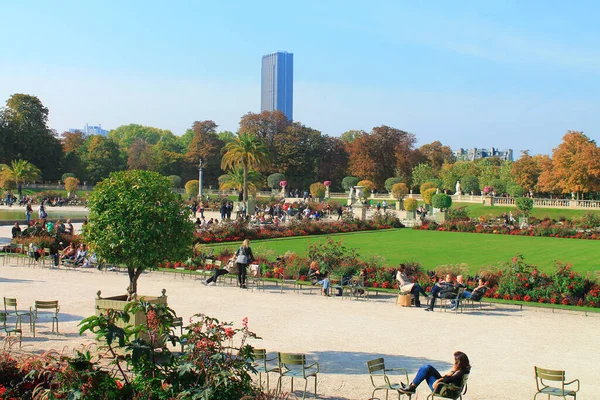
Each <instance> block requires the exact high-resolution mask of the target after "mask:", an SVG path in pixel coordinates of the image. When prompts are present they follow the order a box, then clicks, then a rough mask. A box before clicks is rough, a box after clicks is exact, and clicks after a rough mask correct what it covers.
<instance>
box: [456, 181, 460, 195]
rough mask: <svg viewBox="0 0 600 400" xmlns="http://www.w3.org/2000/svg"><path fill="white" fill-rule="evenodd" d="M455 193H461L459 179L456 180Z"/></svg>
mask: <svg viewBox="0 0 600 400" xmlns="http://www.w3.org/2000/svg"><path fill="white" fill-rule="evenodd" d="M455 194H456V195H457V196H460V195H461V192H460V181H456V193H455Z"/></svg>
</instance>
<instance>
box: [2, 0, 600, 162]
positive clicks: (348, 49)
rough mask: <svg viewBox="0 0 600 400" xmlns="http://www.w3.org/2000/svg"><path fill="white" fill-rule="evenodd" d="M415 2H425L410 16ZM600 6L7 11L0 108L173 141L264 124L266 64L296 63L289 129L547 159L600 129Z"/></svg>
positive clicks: (78, 6) (17, 6) (137, 5)
mask: <svg viewBox="0 0 600 400" xmlns="http://www.w3.org/2000/svg"><path fill="white" fill-rule="evenodd" d="M418 3H421V4H422V5H419V4H418ZM598 15H600V3H598V2H595V1H577V2H565V1H533V0H528V1H510V0H501V1H452V2H448V1H430V2H415V1H375V2H365V1H364V0H363V1H348V0H346V1H326V0H321V1H283V0H280V1H235V2H234V1H171V2H165V1H160V2H159V1H133V0H127V1H94V2H91V1H79V0H78V1H61V0H56V1H51V2H50V1H37V2H36V1H25V0H24V1H6V2H3V4H2V6H1V7H0V18H1V22H0V33H1V34H2V35H1V37H2V38H3V40H2V51H1V52H0V101H5V100H6V99H8V97H9V96H10V95H11V94H12V93H29V94H34V95H37V96H38V97H39V98H40V99H41V100H42V102H43V103H44V104H45V105H46V106H47V107H48V108H49V109H50V125H51V127H52V128H55V129H57V130H59V131H63V130H65V129H67V128H72V127H82V126H83V125H84V124H85V123H86V122H88V123H90V124H97V123H101V124H102V126H103V127H105V128H115V127H117V126H119V125H123V124H128V123H139V124H144V125H151V126H155V127H159V128H163V129H170V130H172V131H173V132H174V133H175V134H178V135H180V134H182V133H183V132H184V131H185V130H186V129H187V128H188V127H190V126H191V124H192V122H193V121H195V120H204V119H213V120H214V121H215V122H216V123H217V124H218V125H219V129H222V130H232V131H235V130H236V129H237V126H238V123H239V119H240V117H241V116H242V115H243V114H245V113H246V112H248V111H253V112H260V65H261V56H262V55H263V54H266V53H269V52H273V51H277V50H286V51H290V52H293V53H294V63H295V64H294V74H295V76H294V117H295V118H296V120H297V121H300V122H302V123H304V124H306V125H308V126H311V127H313V128H315V129H319V130H321V131H322V132H323V133H325V134H328V135H333V136H339V135H340V134H341V133H342V132H344V131H346V130H349V129H364V130H367V131H368V130H370V129H371V128H372V127H373V126H377V125H381V124H386V125H390V126H394V127H396V128H400V129H403V130H407V131H410V132H413V133H415V134H416V135H417V138H418V140H419V144H424V143H429V142H431V141H433V140H440V141H441V142H442V143H443V144H447V145H450V146H451V147H453V148H458V147H465V148H468V147H491V146H495V147H498V148H506V147H510V148H513V149H514V150H515V152H516V153H517V154H518V151H519V150H522V149H530V150H531V151H532V152H533V153H550V152H551V151H552V148H554V147H556V146H557V145H558V144H559V143H560V141H561V138H562V136H563V135H564V133H565V132H566V131H567V130H568V129H572V130H582V131H584V132H585V133H586V134H587V135H588V136H589V137H591V138H593V139H595V138H596V137H597V136H598V132H600V112H598V110H599V109H600V80H599V78H600V49H599V47H598V43H599V39H600V28H599V25H598V23H597V17H598Z"/></svg>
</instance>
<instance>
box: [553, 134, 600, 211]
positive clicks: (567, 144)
mask: <svg viewBox="0 0 600 400" xmlns="http://www.w3.org/2000/svg"><path fill="white" fill-rule="evenodd" d="M551 175H552V178H554V182H555V184H554V187H555V188H556V189H557V190H559V191H560V192H562V193H574V194H575V195H576V198H577V199H580V198H583V196H582V195H583V194H584V193H590V192H595V191H598V190H600V149H599V148H598V146H597V145H596V142H595V141H593V140H591V139H590V138H588V137H587V136H586V135H584V134H583V133H582V132H577V131H568V132H567V133H566V135H565V136H564V137H563V141H562V143H561V144H560V145H559V146H558V147H557V148H555V149H554V150H553V151H552V173H551ZM544 178H545V179H546V178H547V177H546V176H545V177H544Z"/></svg>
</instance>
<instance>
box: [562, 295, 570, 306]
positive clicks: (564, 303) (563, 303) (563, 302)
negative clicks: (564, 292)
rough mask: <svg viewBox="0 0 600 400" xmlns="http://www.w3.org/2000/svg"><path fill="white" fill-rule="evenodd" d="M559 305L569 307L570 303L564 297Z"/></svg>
mask: <svg viewBox="0 0 600 400" xmlns="http://www.w3.org/2000/svg"><path fill="white" fill-rule="evenodd" d="M560 304H562V305H565V306H568V305H569V304H571V303H570V302H569V299H567V298H566V297H565V298H564V299H562V301H561V302H560Z"/></svg>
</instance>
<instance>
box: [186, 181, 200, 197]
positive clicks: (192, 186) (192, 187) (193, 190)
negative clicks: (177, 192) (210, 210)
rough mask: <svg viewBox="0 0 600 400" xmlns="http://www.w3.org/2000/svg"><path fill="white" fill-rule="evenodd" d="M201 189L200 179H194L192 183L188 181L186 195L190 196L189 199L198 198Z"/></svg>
mask: <svg viewBox="0 0 600 400" xmlns="http://www.w3.org/2000/svg"><path fill="white" fill-rule="evenodd" d="M199 189H200V181H198V179H195V180H194V179H192V180H191V181H187V182H186V183H185V193H186V194H187V195H188V197H194V196H197V195H198V190H199Z"/></svg>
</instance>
